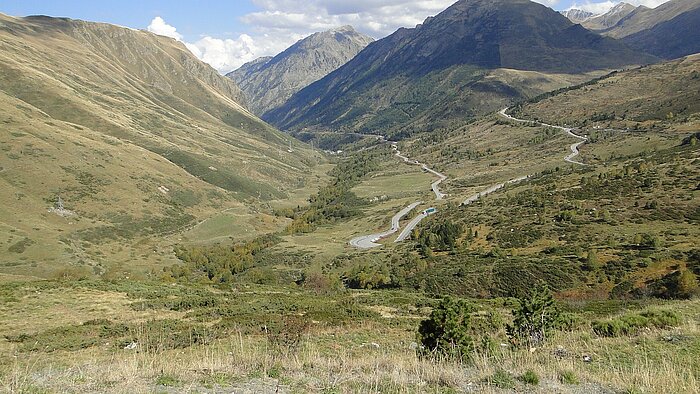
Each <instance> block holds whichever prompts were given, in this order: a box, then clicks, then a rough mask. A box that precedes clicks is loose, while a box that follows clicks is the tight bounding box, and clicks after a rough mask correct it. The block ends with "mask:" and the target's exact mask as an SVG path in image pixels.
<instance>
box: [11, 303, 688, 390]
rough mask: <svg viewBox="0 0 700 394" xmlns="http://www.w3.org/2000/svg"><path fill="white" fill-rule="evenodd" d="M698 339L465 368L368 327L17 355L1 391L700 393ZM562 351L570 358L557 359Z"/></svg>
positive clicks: (584, 348) (593, 343) (578, 335)
mask: <svg viewBox="0 0 700 394" xmlns="http://www.w3.org/2000/svg"><path fill="white" fill-rule="evenodd" d="M677 306H678V308H677V309H679V310H683V311H684V312H691V311H696V310H697V301H693V302H685V303H678V305H677ZM674 336H675V337H679V338H690V339H688V340H687V342H684V343H683V344H681V345H670V344H668V343H666V342H664V341H663V340H662V339H660V338H665V337H674ZM699 337H700V329H699V326H698V321H697V320H696V319H694V318H693V317H691V318H690V320H687V321H686V323H685V324H684V325H683V326H681V327H678V328H675V329H672V330H664V331H647V332H645V333H643V334H641V335H640V336H637V337H631V338H630V337H623V338H598V337H595V336H594V335H593V334H592V333H591V332H590V330H588V329H580V330H577V331H574V332H570V333H563V332H560V333H557V334H556V335H555V336H553V337H552V338H551V340H550V341H549V342H548V344H547V345H545V346H544V347H542V348H538V349H536V350H534V351H528V350H514V349H510V348H501V349H500V350H497V351H496V352H495V353H494V354H488V355H486V354H475V355H474V356H473V360H472V361H471V362H465V363H460V362H452V361H434V360H430V359H421V358H418V357H416V355H415V353H414V351H413V350H411V349H410V347H409V344H410V342H411V341H412V340H413V333H412V332H410V331H406V330H398V329H395V328H390V327H387V326H386V325H384V324H378V323H366V324H362V325H353V326H348V327H344V328H326V329H323V328H315V329H313V330H312V332H311V333H310V334H309V336H308V337H307V338H306V340H305V342H304V344H303V346H302V347H301V348H300V349H299V350H298V351H297V352H292V353H289V354H285V352H280V351H279V349H275V348H271V347H270V344H269V343H268V341H266V339H265V337H264V336H263V335H247V336H246V335H241V334H238V335H233V336H231V337H229V338H227V339H223V340H220V341H217V342H215V343H214V344H211V345H208V346H196V347H190V348H187V349H184V350H176V351H153V350H151V349H138V350H132V351H129V350H116V351H114V350H112V351H109V350H106V349H101V348H93V349H89V350H84V351H79V352H57V353H51V354H45V353H28V354H25V353H16V354H15V356H14V358H13V360H12V361H11V362H10V363H7V364H5V365H4V366H3V372H2V374H1V375H0V376H1V378H0V390H5V391H8V392H65V391H70V392H84V393H87V392H96V391H100V392H116V393H121V392H131V393H142V392H144V393H145V392H153V391H167V392H193V391H213V392H231V391H235V392H239V390H240V391H241V392H323V393H327V392H333V393H355V392H358V393H359V392H363V393H366V392H377V393H378V392H391V393H414V392H454V391H472V390H473V391H478V392H485V393H490V392H503V391H502V390H501V389H499V388H498V387H493V386H490V385H489V384H487V383H486V379H487V378H488V377H490V376H492V375H494V373H496V372H497V371H499V370H502V371H506V372H507V373H508V374H509V375H510V376H512V377H513V378H514V379H515V382H516V389H517V390H526V391H528V392H591V391H594V392H616V391H618V390H637V391H639V392H645V393H671V392H672V393H697V392H699V391H698V387H700V385H699V383H700V382H699V377H700V363H699V361H698V357H697V355H698V338H699ZM374 342H376V344H377V345H378V347H377V346H375V345H373V344H372V343H374ZM560 347H563V348H564V349H565V350H566V352H565V353H566V354H563V355H555V350H557V349H558V348H560ZM683 347H688V348H685V349H684V348H683ZM583 355H589V356H591V357H592V362H590V363H587V362H584V361H583V360H582V356H583ZM527 370H532V371H534V372H535V373H536V374H537V375H538V376H539V377H540V384H539V385H538V386H525V384H524V383H522V382H519V381H518V380H517V377H518V376H521V375H522V374H523V373H524V372H525V371H527ZM565 371H567V372H568V373H570V374H571V375H572V376H574V377H575V378H576V379H577V380H579V381H580V382H581V383H580V384H576V385H571V384H565V383H561V382H560V381H559V380H560V375H561V374H562V373H563V372H565ZM158 383H164V384H167V385H172V386H167V387H166V386H164V385H163V384H161V385H159V384H158ZM246 390H247V391H246Z"/></svg>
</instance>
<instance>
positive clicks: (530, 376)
mask: <svg viewBox="0 0 700 394" xmlns="http://www.w3.org/2000/svg"><path fill="white" fill-rule="evenodd" d="M520 380H521V381H523V382H524V383H526V384H531V385H533V386H537V385H538V384H540V377H539V376H537V373H535V371H533V370H531V369H528V370H527V371H525V373H524V374H522V375H521V376H520Z"/></svg>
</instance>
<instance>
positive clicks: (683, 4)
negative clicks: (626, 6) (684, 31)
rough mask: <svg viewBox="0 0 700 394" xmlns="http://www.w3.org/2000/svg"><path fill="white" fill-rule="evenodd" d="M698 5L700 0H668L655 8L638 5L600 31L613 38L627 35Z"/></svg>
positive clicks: (669, 18)
mask: <svg viewBox="0 0 700 394" xmlns="http://www.w3.org/2000/svg"><path fill="white" fill-rule="evenodd" d="M698 7H700V0H670V1H668V2H666V3H664V4H661V5H660V6H658V7H656V8H647V7H638V8H636V9H635V10H634V11H633V12H631V13H629V14H628V15H627V16H625V17H624V18H622V19H621V20H620V21H619V22H618V23H617V24H615V25H614V26H612V27H611V28H610V29H608V30H605V31H603V32H602V33H603V34H605V35H606V36H609V37H613V38H622V37H627V36H630V35H632V34H635V33H639V32H641V31H642V30H647V29H651V28H653V27H654V26H656V25H658V24H659V23H663V22H666V21H670V20H671V19H673V18H675V17H677V16H679V15H681V14H683V13H685V12H688V11H692V10H695V9H697V8H698Z"/></svg>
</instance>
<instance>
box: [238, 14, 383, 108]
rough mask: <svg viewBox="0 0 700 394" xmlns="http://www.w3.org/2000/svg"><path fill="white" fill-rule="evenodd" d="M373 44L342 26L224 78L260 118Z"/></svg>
mask: <svg viewBox="0 0 700 394" xmlns="http://www.w3.org/2000/svg"><path fill="white" fill-rule="evenodd" d="M372 41H373V39H372V38H371V37H368V36H366V35H364V34H360V33H358V32H357V31H355V29H353V28H352V26H343V27H341V28H338V29H334V30H329V31H326V32H322V33H316V34H312V35H311V36H309V37H307V38H304V39H303V40H300V41H299V42H297V43H296V44H294V45H292V46H291V47H289V48H288V49H287V50H285V51H284V52H282V53H280V54H279V55H277V56H275V57H274V58H271V59H268V60H265V58H263V59H258V60H255V61H253V62H250V63H248V64H245V65H243V67H241V68H239V69H238V70H236V71H233V72H231V73H229V74H227V75H226V76H227V77H229V78H231V79H233V80H234V81H236V83H237V84H238V85H239V86H240V87H241V88H242V89H243V91H244V92H245V94H246V97H247V98H248V99H249V102H250V108H251V110H252V111H253V112H254V113H256V114H258V115H262V114H264V113H265V112H267V111H269V110H271V109H274V108H276V107H279V106H280V105H282V104H283V103H284V102H285V101H287V99H289V98H290V97H291V96H292V95H293V94H294V93H296V92H298V91H299V90H301V89H303V88H304V87H306V86H308V85H310V84H311V83H313V82H315V81H318V80H319V79H321V78H323V77H325V76H326V75H328V74H329V73H330V72H332V71H334V70H335V69H337V68H338V67H340V66H342V65H343V64H345V63H347V61H348V60H350V59H352V58H353V57H355V55H357V54H358V53H359V52H360V51H361V50H362V49H364V48H365V47H366V46H367V45H368V44H369V43H370V42H372Z"/></svg>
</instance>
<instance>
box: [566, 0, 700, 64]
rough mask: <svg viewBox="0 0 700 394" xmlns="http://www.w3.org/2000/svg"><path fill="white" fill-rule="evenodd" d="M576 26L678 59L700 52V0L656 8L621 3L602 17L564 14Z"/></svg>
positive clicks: (676, 0)
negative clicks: (579, 24) (578, 24)
mask: <svg viewBox="0 0 700 394" xmlns="http://www.w3.org/2000/svg"><path fill="white" fill-rule="evenodd" d="M563 14H564V15H565V16H567V17H568V18H569V19H570V20H571V21H572V22H574V23H581V25H583V26H584V27H586V28H587V29H590V30H593V31H596V32H598V33H600V34H602V35H605V36H608V37H613V38H617V39H621V40H622V41H623V42H624V43H625V44H627V45H629V46H630V47H632V48H636V49H637V50H640V51H644V52H646V53H649V54H652V55H655V56H658V57H661V58H665V59H675V58H679V57H682V56H686V55H690V54H694V53H697V52H700V0H671V1H668V2H666V3H664V4H661V5H660V6H658V7H656V8H648V7H645V6H639V7H635V6H633V5H630V4H627V3H619V4H617V5H615V6H614V7H613V8H612V9H610V11H608V12H606V13H605V14H602V15H596V16H588V17H586V16H585V15H586V14H587V13H586V11H581V10H576V9H572V10H568V11H565V12H563Z"/></svg>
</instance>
